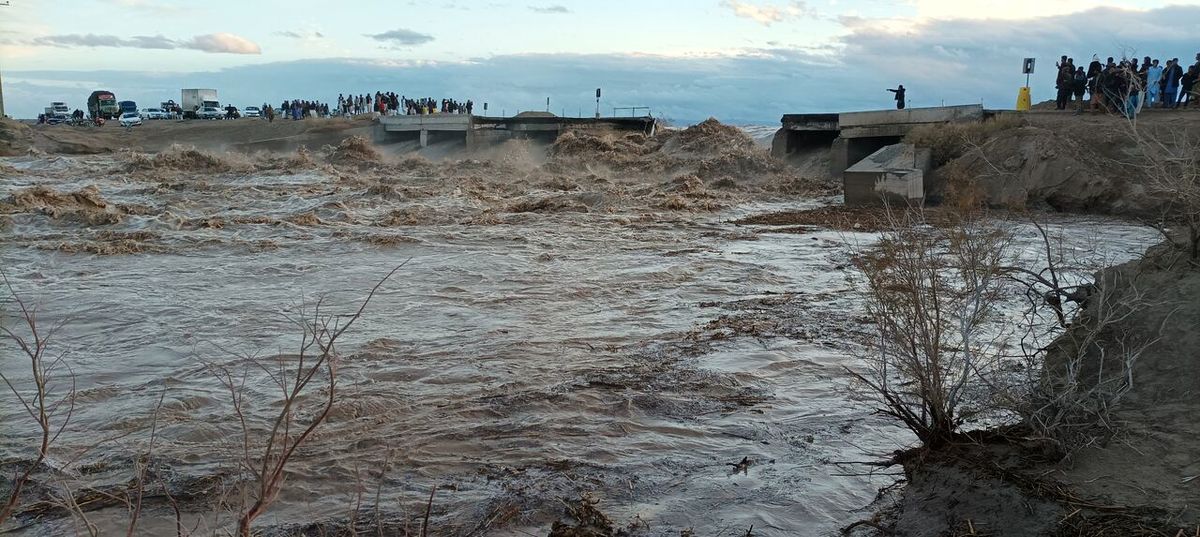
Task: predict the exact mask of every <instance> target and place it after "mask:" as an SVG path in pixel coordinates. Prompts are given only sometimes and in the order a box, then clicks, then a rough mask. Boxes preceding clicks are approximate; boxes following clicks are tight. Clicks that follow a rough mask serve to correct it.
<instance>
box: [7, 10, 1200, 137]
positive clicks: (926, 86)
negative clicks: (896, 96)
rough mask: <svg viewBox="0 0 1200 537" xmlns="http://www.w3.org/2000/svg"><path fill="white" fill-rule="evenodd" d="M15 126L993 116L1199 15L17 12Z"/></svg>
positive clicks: (1179, 46)
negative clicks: (1073, 68)
mask: <svg viewBox="0 0 1200 537" xmlns="http://www.w3.org/2000/svg"><path fill="white" fill-rule="evenodd" d="M9 2H10V4H11V5H9V6H7V7H0V74H2V77H3V91H4V99H5V108H6V112H7V113H8V114H9V115H11V116H14V117H25V118H28V117H34V116H36V115H37V114H38V113H39V112H40V111H41V110H42V109H43V108H44V107H46V106H48V104H49V103H50V102H51V101H66V102H67V104H68V105H70V106H72V107H80V108H82V107H83V105H84V103H85V100H86V98H87V95H88V94H90V93H91V92H92V91H93V90H96V89H105V90H109V91H113V92H114V93H116V94H117V97H118V98H119V99H122V100H125V99H131V100H135V101H138V103H139V104H140V105H141V106H142V107H146V106H152V105H155V104H157V103H158V102H160V101H165V100H167V99H175V100H179V95H180V92H179V90H180V89H181V88H185V87H187V88H193V87H199V88H215V89H217V90H218V92H219V97H220V99H221V101H222V102H229V103H232V104H235V105H237V106H247V105H257V104H262V103H264V102H270V103H279V102H280V101H282V100H283V99H315V100H322V101H334V100H336V99H337V96H338V94H339V93H345V94H349V93H367V92H372V93H373V92H375V91H394V92H396V93H398V94H402V95H405V96H408V97H434V98H438V99H440V98H446V97H449V98H456V99H459V100H466V99H472V100H473V101H475V102H476V105H477V110H478V109H480V108H482V106H481V104H482V103H488V106H489V110H488V112H489V113H490V114H498V113H504V114H513V113H516V112H518V111H523V110H545V109H546V108H547V106H546V100H547V98H549V100H550V106H549V109H550V111H552V112H554V113H559V114H566V115H585V116H590V115H591V114H593V113H594V111H595V107H596V102H595V90H596V88H601V89H602V98H601V102H600V108H601V112H603V113H604V114H606V115H607V114H613V113H615V112H614V109H615V108H620V107H630V106H648V107H650V110H651V113H652V114H653V115H655V116H659V117H663V118H665V119H668V120H670V121H672V122H675V123H678V124H688V123H693V122H697V121H701V120H703V119H705V118H707V117H710V116H711V117H716V118H718V119H721V120H722V121H725V122H728V123H735V124H776V123H778V121H779V119H780V117H781V116H782V115H783V114H785V113H804V112H844V111H854V110H869V109H880V108H887V107H891V106H892V104H893V103H892V102H891V100H890V99H891V96H892V94H891V93H888V92H886V91H885V89H887V88H893V87H895V86H896V85H897V84H904V86H905V87H906V88H907V89H908V97H909V100H910V102H909V105H910V106H913V107H919V106H938V105H941V104H947V105H949V104H968V103H980V102H982V103H983V104H984V106H987V107H989V108H1011V107H1012V106H1013V105H1014V104H1015V101H1016V95H1017V91H1018V88H1019V87H1020V86H1022V85H1023V84H1024V82H1025V79H1024V76H1023V75H1022V74H1021V71H1020V69H1021V63H1022V60H1023V58H1026V57H1035V58H1037V59H1038V69H1037V71H1036V72H1035V75H1034V78H1033V81H1032V87H1033V95H1034V99H1035V100H1045V99H1052V98H1053V92H1054V88H1053V85H1054V82H1053V77H1054V75H1053V66H1054V62H1055V61H1056V60H1057V58H1058V57H1059V56H1060V55H1062V54H1067V55H1070V56H1073V57H1075V58H1076V59H1077V60H1078V61H1079V62H1081V63H1086V61H1087V60H1090V58H1091V56H1092V55H1093V54H1098V55H1100V56H1101V58H1102V59H1103V58H1105V57H1107V56H1116V57H1120V56H1122V55H1123V54H1126V55H1137V56H1138V57H1141V56H1146V55H1150V56H1153V57H1156V58H1163V59H1168V58H1172V57H1178V58H1181V59H1182V60H1183V61H1184V63H1185V64H1190V63H1192V62H1193V61H1194V58H1195V55H1196V54H1197V52H1200V1H1192V2H1180V1H1176V2H1167V1H1160V0H1093V1H1080V0H1007V1H1003V2H1000V1H974V0H893V1H889V0H641V1H632V0H606V1H603V2H598V1H595V0H588V1H569V0H546V1H541V0H518V1H506V0H479V1H467V0H449V1H445V0H426V1H423V2H419V3H418V2H413V1H404V0H354V1H351V2H328V1H315V0H290V1H287V2H283V1H276V0H253V1H245V0H242V1H234V0H204V1H203V2H198V1H196V0H9Z"/></svg>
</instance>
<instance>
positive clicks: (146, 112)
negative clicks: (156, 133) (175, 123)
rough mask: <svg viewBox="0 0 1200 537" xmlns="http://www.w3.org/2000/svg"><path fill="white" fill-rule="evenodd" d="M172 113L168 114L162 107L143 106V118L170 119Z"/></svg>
mask: <svg viewBox="0 0 1200 537" xmlns="http://www.w3.org/2000/svg"><path fill="white" fill-rule="evenodd" d="M170 118H171V114H168V113H167V112H166V111H164V110H163V109H162V108H143V109H142V119H170Z"/></svg>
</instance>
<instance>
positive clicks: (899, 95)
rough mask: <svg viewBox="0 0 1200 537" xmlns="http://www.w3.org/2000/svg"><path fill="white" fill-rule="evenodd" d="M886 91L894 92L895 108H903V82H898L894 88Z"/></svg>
mask: <svg viewBox="0 0 1200 537" xmlns="http://www.w3.org/2000/svg"><path fill="white" fill-rule="evenodd" d="M888 91H890V92H892V93H895V94H896V110H904V84H900V85H899V86H898V87H897V88H896V89H889V90H888Z"/></svg>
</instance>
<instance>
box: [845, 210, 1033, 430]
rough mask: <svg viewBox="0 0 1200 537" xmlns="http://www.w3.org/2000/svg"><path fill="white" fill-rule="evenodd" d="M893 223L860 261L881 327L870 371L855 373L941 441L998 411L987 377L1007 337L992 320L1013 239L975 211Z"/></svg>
mask: <svg viewBox="0 0 1200 537" xmlns="http://www.w3.org/2000/svg"><path fill="white" fill-rule="evenodd" d="M888 222H889V225H888V226H887V228H886V229H885V230H884V231H883V232H882V237H881V239H880V241H879V243H878V244H877V245H876V246H875V247H873V248H872V249H870V250H868V251H865V252H861V253H860V255H858V256H857V257H856V260H855V265H856V266H857V268H858V269H859V270H860V271H861V272H862V274H863V275H864V276H865V277H866V286H865V289H864V290H863V293H864V298H865V300H866V311H867V315H868V317H869V318H870V320H871V324H872V325H873V328H874V332H873V333H872V334H871V343H870V344H869V345H868V347H867V350H866V351H865V352H864V354H863V356H862V358H863V363H864V364H865V366H866V369H865V372H862V373H859V372H856V371H853V370H850V369H847V371H849V372H850V374H851V375H853V376H854V377H856V378H857V379H858V380H859V381H861V382H862V383H863V384H865V385H866V386H867V387H868V388H869V390H868V393H869V395H871V396H872V397H873V398H874V399H875V400H876V401H877V402H878V403H879V404H880V405H881V406H880V409H879V410H880V411H881V412H882V413H884V414H886V415H889V416H892V417H894V418H896V419H898V420H899V421H900V422H902V423H903V424H904V425H905V426H906V427H908V428H909V429H910V430H912V431H913V433H914V434H916V435H917V438H918V439H920V441H921V442H922V443H923V444H924V445H926V446H930V447H936V446H939V445H943V444H945V443H947V442H950V441H952V440H953V439H954V438H955V437H956V434H957V432H958V428H959V426H960V425H962V424H963V423H964V422H965V421H967V420H969V419H971V418H973V417H975V416H976V415H978V414H980V413H982V412H986V411H988V410H990V408H989V405H987V404H984V402H985V401H986V399H987V398H988V396H987V395H986V392H987V391H988V388H989V387H990V386H989V385H988V383H987V381H986V379H987V378H988V377H990V376H992V375H994V374H995V371H996V370H997V369H998V368H999V366H1000V362H1001V356H1000V354H999V353H998V351H997V350H996V347H997V345H996V343H997V340H998V339H999V338H1000V336H999V335H998V334H996V333H995V332H993V331H988V330H985V325H986V324H987V323H988V322H989V320H991V319H992V318H993V316H994V315H995V314H996V312H997V310H998V308H999V302H1000V295H999V291H1000V288H1001V283H1002V279H1003V277H1004V274H1003V270H1002V267H1004V266H1006V265H1008V264H1009V257H1010V253H1009V247H1008V236H1007V234H1005V233H1004V232H1003V231H1002V230H1000V229H998V228H996V227H993V226H987V225H984V224H983V223H982V221H981V220H977V219H971V218H964V219H962V220H959V221H958V222H957V223H956V224H955V225H951V226H943V227H932V226H927V225H924V223H923V215H922V214H921V213H920V212H919V211H917V210H909V211H906V212H903V213H892V212H889V213H888Z"/></svg>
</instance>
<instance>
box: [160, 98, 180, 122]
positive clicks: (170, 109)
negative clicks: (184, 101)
mask: <svg viewBox="0 0 1200 537" xmlns="http://www.w3.org/2000/svg"><path fill="white" fill-rule="evenodd" d="M158 107H159V108H161V109H162V111H163V112H164V113H166V114H167V119H179V118H182V117H183V110H182V109H180V108H179V105H178V104H175V101H174V100H167V101H163V102H162V103H160V104H159V105H158Z"/></svg>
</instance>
